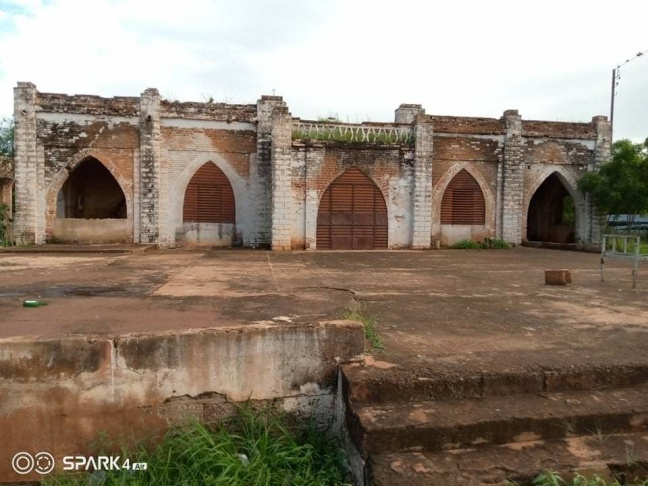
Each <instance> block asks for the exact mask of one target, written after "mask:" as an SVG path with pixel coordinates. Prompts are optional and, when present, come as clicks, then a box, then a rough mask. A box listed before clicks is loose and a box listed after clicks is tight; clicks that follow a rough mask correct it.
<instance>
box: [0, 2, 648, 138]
mask: <svg viewBox="0 0 648 486" xmlns="http://www.w3.org/2000/svg"><path fill="white" fill-rule="evenodd" d="M647 49H648V1H646V0H619V1H617V2H612V1H610V0H607V1H601V0H582V1H581V0H559V1H553V0H551V1H549V0H536V1H530V0H528V1H527V0H488V1H486V0H458V1H457V0H456V1H436V0H427V1H425V0H423V1H408V0H400V1H394V0H392V1H382V0H367V1H365V0H362V1H358V0H356V1H353V0H346V1H345V0H325V1H324V0H319V1H309V0H302V1H300V0H290V1H284V0H277V1H272V0H267V1H262V0H256V1H253V0H232V1H230V0H181V1H178V0H156V1H144V0H0V116H2V115H11V114H12V113H13V91H12V88H13V87H14V86H15V85H16V82H17V81H31V82H33V83H35V84H36V86H37V88H38V89H39V91H43V92H57V93H68V94H75V93H76V94H96V95H101V96H138V95H139V94H140V93H141V92H142V91H143V90H144V89H145V88H147V87H155V88H158V90H159V91H160V93H161V94H162V96H164V97H165V98H168V99H171V100H181V101H204V100H206V99H209V98H210V97H211V98H213V99H214V101H226V102H232V103H254V102H256V100H257V99H258V98H259V97H260V96H261V95H262V94H273V93H274V94H277V95H282V96H283V97H284V99H285V100H286V101H287V103H288V106H289V107H290V110H291V112H292V114H293V115H294V116H298V117H301V118H304V119H315V118H318V117H327V116H337V117H339V118H340V119H341V120H343V121H350V122H358V121H363V120H371V121H392V120H393V116H394V115H393V113H394V109H395V108H397V107H398V105H399V104H400V103H420V104H422V105H423V106H424V108H425V109H426V112H427V113H428V114H437V115H464V116H486V117H494V118H499V117H500V116H501V115H502V112H503V111H504V110H506V109H510V108H513V109H518V110H519V111H520V114H521V115H522V117H523V118H525V119H544V120H561V121H589V120H591V118H592V116H594V115H609V110H610V83H611V71H612V68H614V67H615V66H616V65H618V64H620V63H622V62H624V61H625V60H626V59H629V58H632V57H634V56H635V54H636V53H637V52H641V51H645V50H647ZM624 137H627V138H632V139H634V140H636V141H642V140H643V139H645V138H646V137H648V54H646V55H644V56H643V57H640V58H637V59H635V60H634V61H632V62H630V63H629V64H628V65H626V66H623V67H622V68H621V80H620V83H619V86H618V91H617V98H616V110H615V138H624Z"/></svg>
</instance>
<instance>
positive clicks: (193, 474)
mask: <svg viewBox="0 0 648 486" xmlns="http://www.w3.org/2000/svg"><path fill="white" fill-rule="evenodd" d="M125 454H126V455H125ZM121 457H122V460H123V459H124V458H126V457H128V458H129V459H130V461H131V462H146V463H147V464H148V468H147V470H146V471H129V470H122V471H114V472H113V471H111V472H107V473H105V474H104V473H103V472H99V471H97V472H95V473H83V474H73V475H71V474H59V475H54V476H50V477H48V478H46V479H45V480H44V481H43V483H42V484H43V485H44V486H80V485H86V484H101V485H106V486H117V485H128V486H144V485H152V484H154V485H156V486H177V485H187V486H188V485H209V484H213V485H216V484H227V485H231V486H249V485H267V486H284V485H288V484H290V485H296V486H310V485H320V486H329V485H330V486H338V485H340V486H341V485H347V484H348V483H346V482H345V468H344V455H343V453H342V451H341V449H340V448H339V446H338V445H337V443H336V442H335V441H333V440H331V439H329V438H328V437H327V436H326V434H323V433H322V432H321V431H319V430H317V429H316V428H315V427H314V426H313V425H310V426H309V427H306V428H304V429H302V430H298V431H296V432H294V431H293V430H292V429H291V428H290V427H289V426H288V421H287V418H286V416H285V415H283V414H281V413H279V412H278V411H277V410H276V409H270V408H267V409H262V410H252V409H251V408H250V407H248V406H245V407H241V408H239V410H238V411H237V414H236V416H235V417H233V418H231V419H229V420H226V421H223V422H221V423H218V424H202V423H200V422H198V421H197V420H193V421H191V422H190V423H189V424H188V425H187V426H185V427H176V428H173V429H171V430H170V431H169V432H168V433H167V434H166V436H165V437H164V439H163V440H162V442H161V443H160V444H159V445H158V446H157V447H155V448H153V449H152V450H148V449H146V448H144V447H140V448H139V449H137V450H131V451H124V452H123V453H122V455H121Z"/></svg>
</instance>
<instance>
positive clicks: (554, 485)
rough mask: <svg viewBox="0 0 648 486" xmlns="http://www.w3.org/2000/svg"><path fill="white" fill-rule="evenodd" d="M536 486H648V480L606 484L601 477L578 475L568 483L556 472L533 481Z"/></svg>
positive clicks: (542, 475)
mask: <svg viewBox="0 0 648 486" xmlns="http://www.w3.org/2000/svg"><path fill="white" fill-rule="evenodd" d="M533 484H534V486H621V485H622V484H624V485H627V486H648V480H646V481H639V482H631V483H628V482H625V481H624V482H623V483H620V482H619V481H616V480H615V481H612V482H611V483H610V482H606V481H605V480H604V479H602V478H600V477H599V476H593V477H589V478H586V477H584V476H581V475H580V474H576V476H575V477H574V479H573V480H571V481H567V480H565V479H563V478H562V477H561V476H560V475H559V474H558V473H556V472H554V471H545V472H543V473H542V474H540V475H539V476H538V477H537V478H535V479H534V480H533Z"/></svg>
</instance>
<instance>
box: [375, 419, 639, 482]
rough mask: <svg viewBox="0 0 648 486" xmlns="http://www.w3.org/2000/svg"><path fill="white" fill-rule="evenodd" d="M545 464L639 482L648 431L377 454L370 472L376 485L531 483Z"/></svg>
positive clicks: (546, 467)
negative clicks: (440, 450)
mask: <svg viewBox="0 0 648 486" xmlns="http://www.w3.org/2000/svg"><path fill="white" fill-rule="evenodd" d="M546 470H553V471H557V472H559V473H560V474H561V475H563V477H564V478H565V479H567V478H570V477H573V476H574V475H575V473H576V472H578V473H580V474H582V475H583V476H585V477H593V475H595V474H596V475H598V476H600V477H602V478H603V479H606V480H607V481H611V480H612V479H613V478H615V477H616V478H618V479H619V480H620V482H621V484H634V483H635V482H637V481H641V480H645V479H646V478H647V477H648V433H645V432H642V433H630V434H612V435H605V436H587V437H571V438H565V439H553V440H549V441H528V442H516V443H512V444H502V445H498V446H492V447H474V448H470V449H459V450H447V451H443V452H423V451H421V452H405V453H403V452H398V453H385V454H377V455H373V456H372V457H371V459H370V460H369V464H368V472H369V477H370V480H371V481H372V484H373V485H374V486H400V485H402V486H424V485H425V486H430V485H459V486H480V485H489V486H493V485H505V484H506V485H509V486H510V485H511V484H517V485H519V486H527V485H528V486H531V484H532V480H533V478H535V477H536V476H537V475H538V474H540V473H542V472H543V471H546Z"/></svg>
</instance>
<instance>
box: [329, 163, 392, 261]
mask: <svg viewBox="0 0 648 486" xmlns="http://www.w3.org/2000/svg"><path fill="white" fill-rule="evenodd" d="M317 248H318V249H321V250H328V249H330V250H374V249H375V250H378V249H387V248H388V218H387V204H386V202H385V198H384V196H383V194H382V192H381V190H380V188H379V187H378V186H377V185H376V183H375V182H374V181H373V180H371V178H369V176H367V175H366V174H365V173H364V172H362V171H361V170H360V169H358V168H357V167H351V168H349V169H347V170H346V171H345V172H343V173H342V174H341V175H339V176H338V177H337V178H335V179H334V180H333V181H332V182H331V183H330V184H329V186H328V187H327V188H326V190H325V191H324V194H323V195H322V197H321V199H320V203H319V207H318V212H317Z"/></svg>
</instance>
